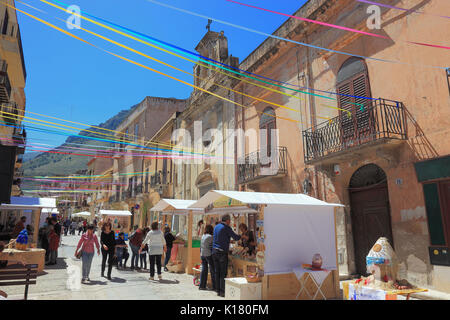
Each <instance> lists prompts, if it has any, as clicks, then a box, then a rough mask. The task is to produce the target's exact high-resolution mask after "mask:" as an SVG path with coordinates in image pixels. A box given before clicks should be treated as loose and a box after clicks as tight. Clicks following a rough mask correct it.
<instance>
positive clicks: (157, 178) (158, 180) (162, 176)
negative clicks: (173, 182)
mask: <svg viewBox="0 0 450 320" xmlns="http://www.w3.org/2000/svg"><path fill="white" fill-rule="evenodd" d="M168 178H169V171H164V172H163V171H159V172H157V173H155V174H154V175H152V176H150V187H151V188H156V187H158V186H160V185H166V184H168V180H169V179H168Z"/></svg>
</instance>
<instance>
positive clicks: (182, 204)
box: [150, 199, 204, 214]
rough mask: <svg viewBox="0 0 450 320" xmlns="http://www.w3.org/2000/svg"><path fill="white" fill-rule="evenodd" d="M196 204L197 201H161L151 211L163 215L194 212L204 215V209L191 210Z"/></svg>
mask: <svg viewBox="0 0 450 320" xmlns="http://www.w3.org/2000/svg"><path fill="white" fill-rule="evenodd" d="M195 202H197V200H182V199H161V200H159V202H158V203H157V204H156V205H155V206H154V207H153V208H151V209H150V211H160V212H162V213H163V214H187V213H188V212H189V211H191V210H192V211H193V212H194V211H196V212H197V213H203V212H204V210H203V209H199V208H189V206H191V205H193V204H194V203H195Z"/></svg>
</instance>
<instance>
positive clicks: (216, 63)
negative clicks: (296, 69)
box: [19, 0, 374, 100]
mask: <svg viewBox="0 0 450 320" xmlns="http://www.w3.org/2000/svg"><path fill="white" fill-rule="evenodd" d="M49 1H53V2H56V3H59V4H61V5H64V6H69V5H68V4H66V3H64V2H61V1H58V0H49ZM19 2H20V1H19ZM45 3H46V2H45ZM81 13H82V14H83V15H86V16H88V17H91V18H94V19H96V20H99V21H103V22H104V23H106V24H109V25H110V26H114V27H116V28H119V29H122V30H123V31H126V32H128V33H130V34H134V35H135V36H138V37H139V38H141V39H147V40H149V41H151V42H153V43H155V42H156V43H157V44H159V45H162V46H163V47H166V48H169V49H171V50H174V51H176V52H178V53H181V54H183V55H187V56H193V57H199V58H200V61H203V62H205V63H207V64H209V65H212V66H215V67H219V68H220V65H222V66H224V67H227V68H221V69H223V70H226V71H229V72H233V71H232V70H230V69H233V70H236V71H239V72H244V73H247V74H250V75H253V76H256V77H259V78H262V79H266V80H270V81H273V82H277V83H282V84H286V85H289V86H293V87H297V88H301V89H308V90H312V91H318V92H323V93H328V94H333V95H340V96H346V97H353V98H359V99H369V100H373V99H374V98H371V97H363V96H353V95H347V94H343V93H337V92H333V91H326V90H319V89H313V88H308V87H302V86H299V85H296V84H292V83H289V82H284V81H279V80H276V79H272V78H268V77H265V76H262V75H258V74H256V73H252V72H249V71H247V70H244V69H240V68H238V67H233V66H230V65H228V64H225V63H222V62H220V61H217V60H214V59H211V58H208V57H205V56H202V55H201V54H198V53H197V52H194V51H189V50H186V49H184V48H181V47H179V46H176V45H173V44H171V43H168V42H166V41H163V40H160V39H157V38H154V37H151V36H149V35H146V34H143V33H140V32H138V31H135V30H132V29H129V28H127V27H124V26H121V25H118V24H116V23H114V22H111V21H108V20H105V19H102V18H100V17H97V16H94V15H91V14H89V13H87V12H86V11H81ZM80 17H81V18H82V16H80ZM157 49H161V48H158V47H157ZM165 52H166V51H165ZM168 53H169V54H172V53H170V52H168ZM175 56H178V55H175ZM178 57H179V56H178ZM180 58H183V57H180ZM205 60H206V61H205ZM188 61H190V62H193V63H195V64H198V65H200V66H203V67H207V66H205V65H203V64H201V63H199V62H198V61H192V60H188ZM211 62H213V63H211ZM207 68H210V67H207ZM210 69H211V68H210ZM216 71H217V70H216ZM221 73H222V72H221ZM234 73H236V72H234ZM223 74H226V73H223ZM237 74H239V73H237ZM226 75H228V76H230V75H229V74H226ZM240 75H241V74H240ZM244 76H245V75H244ZM233 78H235V77H233ZM250 78H251V79H254V78H252V77H250ZM240 80H241V81H242V79H240ZM254 80H258V79H254ZM245 82H247V81H245ZM249 83H251V82H249ZM264 83H267V82H264ZM269 84H270V85H274V84H272V83H269ZM282 88H284V87H282ZM287 89H289V88H287ZM299 92H300V91H299ZM301 93H304V94H309V95H310V94H311V93H310V92H301ZM320 97H323V98H328V97H324V96H320Z"/></svg>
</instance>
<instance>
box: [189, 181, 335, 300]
mask: <svg viewBox="0 0 450 320" xmlns="http://www.w3.org/2000/svg"><path fill="white" fill-rule="evenodd" d="M191 207H195V208H203V209H205V214H206V215H207V214H211V213H216V214H217V213H219V214H225V213H228V214H231V215H241V214H249V213H250V212H252V213H256V222H257V229H256V240H257V248H256V251H257V252H256V265H257V266H258V271H257V273H256V275H255V273H253V272H248V273H252V274H251V276H250V277H249V275H248V274H247V275H246V278H247V279H250V280H255V278H256V279H258V278H260V279H261V280H262V299H265V300H267V299H296V298H298V297H300V298H305V297H304V296H301V295H298V293H299V291H300V290H301V286H302V284H303V283H299V281H298V279H297V277H296V274H295V273H294V270H297V268H299V267H301V266H302V263H305V262H307V261H311V260H312V258H313V256H315V255H316V254H317V253H320V254H321V256H322V257H323V261H324V266H323V268H324V269H326V270H328V271H329V272H328V273H327V274H326V277H324V279H323V282H322V284H320V285H319V282H318V280H315V279H314V278H313V277H310V276H309V277H308V279H306V280H304V281H305V282H306V283H305V284H304V285H309V283H311V282H312V281H315V283H313V288H312V289H314V285H316V288H315V290H309V292H313V291H315V293H313V295H312V297H313V298H319V297H324V298H327V299H329V298H339V297H340V289H339V271H338V263H337V240H336V208H337V207H342V205H340V204H334V203H327V202H324V201H321V200H318V199H315V198H312V197H309V196H307V195H305V194H284V193H263V192H241V191H224V190H212V191H209V192H208V193H206V194H205V195H204V196H203V197H201V198H200V199H199V200H198V201H197V202H195V203H194V204H193V205H192V206H191ZM233 260H238V259H234V257H232V263H231V265H233V264H235V263H234V261H233ZM241 260H244V261H245V260H246V259H241ZM240 262H242V261H240ZM243 268H247V267H243ZM236 271H237V270H235V273H236ZM244 272H245V271H244V270H242V273H244ZM235 276H236V275H235ZM238 276H239V275H238ZM303 276H305V275H302V276H300V279H302V277H303ZM310 278H311V279H312V280H311V279H310ZM241 286H244V284H241ZM226 291H227V289H226V290H225V295H226ZM317 291H320V292H317ZM306 296H307V297H306V298H307V299H308V298H309V299H311V297H309V296H308V295H306Z"/></svg>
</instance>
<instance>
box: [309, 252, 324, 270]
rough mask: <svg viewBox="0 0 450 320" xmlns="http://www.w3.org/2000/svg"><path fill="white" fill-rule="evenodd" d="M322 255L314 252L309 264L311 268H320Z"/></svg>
mask: <svg viewBox="0 0 450 320" xmlns="http://www.w3.org/2000/svg"><path fill="white" fill-rule="evenodd" d="M322 262H323V261H322V256H321V255H320V254H318V253H316V254H315V255H314V256H313V258H312V263H311V266H312V268H313V269H320V268H321V267H322Z"/></svg>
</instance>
